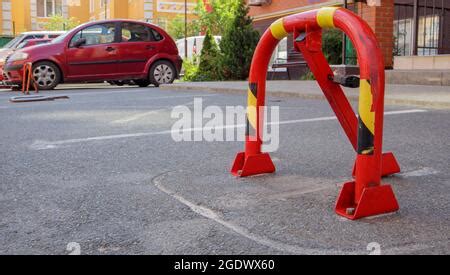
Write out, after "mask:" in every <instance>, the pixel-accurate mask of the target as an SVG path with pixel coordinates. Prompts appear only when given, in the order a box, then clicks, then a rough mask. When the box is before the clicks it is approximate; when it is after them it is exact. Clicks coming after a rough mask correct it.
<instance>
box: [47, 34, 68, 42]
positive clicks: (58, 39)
mask: <svg viewBox="0 0 450 275" xmlns="http://www.w3.org/2000/svg"><path fill="white" fill-rule="evenodd" d="M68 34H69V32H66V33H63V34H61V35H60V36H58V37H56V38H55V39H53V40H52V42H50V43H59V42H61V41H63V40H64V38H66V36H67V35H68Z"/></svg>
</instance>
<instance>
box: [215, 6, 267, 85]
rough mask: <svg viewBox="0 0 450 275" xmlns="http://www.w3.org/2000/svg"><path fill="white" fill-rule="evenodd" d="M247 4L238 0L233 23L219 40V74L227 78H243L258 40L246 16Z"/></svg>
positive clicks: (256, 33)
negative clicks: (220, 54) (220, 56)
mask: <svg viewBox="0 0 450 275" xmlns="http://www.w3.org/2000/svg"><path fill="white" fill-rule="evenodd" d="M248 10H249V8H248V6H247V5H246V3H245V1H244V0H240V2H239V6H238V7H237V9H236V14H235V17H234V20H233V23H232V24H231V25H230V26H229V27H228V28H227V29H226V31H225V35H224V36H223V37H222V40H221V42H220V50H221V52H222V58H221V62H220V66H221V75H222V76H223V78H224V79H227V80H245V79H247V77H248V73H249V70H250V65H251V61H252V57H253V52H254V51H255V48H256V45H257V44H258V40H259V33H258V32H257V31H256V30H255V29H253V26H252V19H251V18H250V17H249V16H247V14H248Z"/></svg>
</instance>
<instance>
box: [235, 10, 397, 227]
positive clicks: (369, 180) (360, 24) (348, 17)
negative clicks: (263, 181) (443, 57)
mask: <svg viewBox="0 0 450 275" xmlns="http://www.w3.org/2000/svg"><path fill="white" fill-rule="evenodd" d="M323 28H338V29H340V30H342V31H343V32H344V33H346V35H347V36H348V37H349V38H350V40H351V41H352V43H353V45H354V46H355V49H356V52H357V56H358V63H359V66H360V96H359V107H358V113H359V116H358V117H357V116H356V114H355V113H354V112H353V109H352V107H351V105H350V103H349V102H348V99H347V98H346V96H345V94H344V92H343V90H342V88H341V86H340V85H339V84H338V83H335V82H334V81H333V78H334V75H333V72H332V70H331V68H330V66H329V64H328V62H327V61H326V58H325V56H324V54H323V53H322V29H323ZM289 33H293V35H294V38H295V41H294V44H295V48H296V49H297V50H298V51H300V52H301V53H302V54H303V57H304V59H305V61H306V62H307V63H308V66H309V68H310V69H311V72H312V73H313V74H314V76H315V78H316V80H317V82H318V84H319V86H320V88H321V89H322V91H323V93H324V94H325V97H326V98H327V100H328V102H329V104H330V106H331V108H332V109H333V111H334V113H335V114H336V117H337V119H338V121H339V123H340V124H341V126H342V128H343V129H344V132H345V134H346V135H347V137H348V139H349V140H350V142H351V144H352V145H353V147H354V149H355V151H356V152H357V157H356V161H355V166H354V171H353V175H354V177H355V180H354V181H352V182H348V183H345V184H344V187H343V188H342V190H341V193H340V195H339V198H338V201H337V204H336V209H335V210H336V213H337V214H339V215H342V216H344V217H347V218H349V219H358V218H361V217H366V216H371V215H377V214H383V213H388V212H392V211H396V210H398V208H399V207H398V203H397V200H396V198H395V195H394V193H393V191H392V188H391V187H390V186H389V185H381V176H387V175H391V174H394V173H398V172H400V167H399V165H398V163H397V161H396V159H395V157H394V155H393V154H392V153H385V154H383V153H382V136H383V116H384V85H385V80H384V77H385V76H384V61H383V55H382V53H381V51H380V48H379V47H378V43H377V40H376V37H375V35H374V33H373V31H372V30H371V29H370V27H369V25H368V24H367V23H366V22H364V21H363V20H362V19H361V18H359V17H358V16H356V15H355V14H353V13H352V12H350V11H348V10H347V9H343V8H336V7H327V8H321V9H318V10H312V11H308V12H303V13H299V14H295V15H291V16H287V17H284V18H281V19H279V20H277V21H275V22H274V23H273V24H272V25H271V26H270V28H269V29H268V30H267V31H266V32H265V33H264V34H263V36H262V38H261V40H260V42H259V44H258V46H257V48H256V50H255V54H254V56H253V61H252V65H251V69H250V76H249V89H248V110H247V132H246V143H245V152H241V153H238V155H237V157H236V159H235V162H234V164H233V167H232V170H231V172H232V174H234V175H236V176H241V177H245V176H250V175H256V174H262V173H272V172H275V166H274V165H273V163H272V160H271V158H270V156H269V154H267V153H263V152H261V145H262V126H263V125H264V124H263V123H264V121H263V117H264V113H262V110H261V109H262V108H261V107H263V106H264V104H265V90H266V75H267V69H268V65H269V61H270V58H271V56H272V53H273V51H274V49H275V47H276V46H277V44H278V42H279V41H280V40H282V39H283V38H284V37H286V36H287V35H288V34H289Z"/></svg>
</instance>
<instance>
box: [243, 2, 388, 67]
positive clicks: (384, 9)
mask: <svg viewBox="0 0 450 275" xmlns="http://www.w3.org/2000/svg"><path fill="white" fill-rule="evenodd" d="M342 2H343V1H342V0H272V4H270V5H268V6H262V7H251V8H250V12H249V15H250V16H252V17H254V22H255V23H254V25H255V27H257V29H258V30H259V31H263V30H264V29H265V27H268V26H269V25H270V23H271V22H273V21H275V20H276V19H277V18H279V17H280V16H284V14H283V13H284V12H287V11H292V10H295V9H297V8H311V9H312V8H317V7H320V6H322V5H324V4H327V5H328V4H336V3H342ZM349 2H350V1H349ZM358 14H359V15H360V16H361V17H362V18H363V19H364V20H366V21H367V22H368V23H369V25H370V26H371V27H372V29H373V30H374V32H375V35H376V36H377V39H378V41H379V43H380V46H381V49H382V51H383V55H384V61H385V66H386V67H387V68H391V67H392V65H393V54H392V51H393V47H394V34H393V30H394V22H393V21H394V0H381V7H369V6H367V5H366V4H362V3H358Z"/></svg>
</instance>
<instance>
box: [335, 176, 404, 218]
mask: <svg viewBox="0 0 450 275" xmlns="http://www.w3.org/2000/svg"><path fill="white" fill-rule="evenodd" d="M354 196H355V182H354V181H352V182H347V183H345V184H344V187H342V190H341V193H340V194H339V198H338V201H337V203H336V213H337V214H338V215H341V216H343V217H346V218H348V219H351V220H356V219H360V218H364V217H369V216H376V215H381V214H386V213H390V212H395V211H397V210H398V209H399V206H398V202H397V199H396V198H395V195H394V192H393V191H392V187H391V186H390V185H380V186H376V187H368V188H365V189H364V190H363V193H362V195H361V199H360V201H359V203H358V204H357V205H355V202H354ZM349 210H351V211H349Z"/></svg>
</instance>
